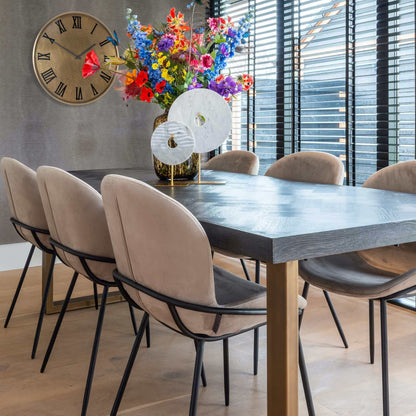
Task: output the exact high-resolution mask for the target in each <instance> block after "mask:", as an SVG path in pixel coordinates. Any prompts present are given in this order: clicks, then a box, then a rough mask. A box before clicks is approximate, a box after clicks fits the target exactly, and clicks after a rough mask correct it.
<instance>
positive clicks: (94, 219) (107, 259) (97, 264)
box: [37, 166, 149, 415]
mask: <svg viewBox="0 0 416 416" xmlns="http://www.w3.org/2000/svg"><path fill="white" fill-rule="evenodd" d="M37 172H38V175H37V176H38V185H39V191H40V195H41V198H42V203H43V207H44V210H45V215H46V219H47V222H48V226H49V230H50V235H51V240H50V241H51V244H52V246H53V247H54V249H55V252H56V254H57V256H58V257H59V258H60V259H61V260H62V262H63V263H64V264H66V265H67V266H68V267H71V268H72V269H73V270H74V275H73V278H72V281H71V284H70V286H69V289H68V292H67V295H66V297H65V300H64V303H63V305H62V309H61V312H60V315H59V317H58V320H57V323H56V326H55V330H54V332H53V335H52V337H51V340H50V343H49V346H48V350H47V352H46V355H45V358H44V360H43V363H42V368H41V372H42V373H43V372H44V371H45V368H46V365H47V362H48V360H49V357H50V355H51V352H52V349H53V346H54V344H55V340H56V337H57V335H58V332H59V329H60V326H61V324H62V320H63V317H64V315H65V312H66V309H67V306H68V303H69V301H70V298H71V295H72V291H73V289H74V286H75V283H76V281H77V278H78V275H79V274H81V275H82V276H85V277H86V278H87V279H89V280H91V281H93V282H94V283H97V284H99V285H101V286H103V293H102V298H101V306H100V312H99V316H98V321H97V328H96V332H95V338H94V345H93V349H92V353H91V360H90V367H89V372H88V377H87V382H86V387H85V392H84V400H83V404H82V413H81V415H85V414H86V412H87V406H88V400H89V395H90V391H91V385H92V379H93V376H94V369H95V362H96V358H97V353H98V346H99V342H100V335H101V329H102V324H103V319H104V313H105V307H106V301H107V295H108V290H109V288H110V287H116V286H117V284H116V282H115V281H114V278H113V270H114V268H115V260H114V253H113V248H112V245H111V240H110V235H109V232H108V227H107V221H106V218H105V214H104V207H103V202H102V198H101V195H100V194H99V193H98V192H97V191H95V190H94V189H93V188H92V187H90V186H89V185H87V184H86V183H85V182H83V181H81V180H80V179H78V178H76V177H74V176H73V175H71V174H69V173H68V172H65V171H63V170H61V169H58V168H55V167H49V166H42V167H40V168H39V169H38V171H37ZM129 308H130V316H131V319H132V321H133V327H134V328H135V329H136V323H135V320H134V312H133V309H132V307H131V306H130V305H129ZM146 329H147V330H148V327H147V328H146ZM136 332H137V331H136ZM147 335H148V336H149V333H148V332H147ZM148 346H149V338H148Z"/></svg>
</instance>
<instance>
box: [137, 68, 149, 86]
mask: <svg viewBox="0 0 416 416" xmlns="http://www.w3.org/2000/svg"><path fill="white" fill-rule="evenodd" d="M148 80H149V77H148V76H147V72H146V71H140V72H139V75H137V78H136V80H135V81H134V82H135V83H136V85H138V86H139V87H143V85H144V84H146V82H147V81H148Z"/></svg>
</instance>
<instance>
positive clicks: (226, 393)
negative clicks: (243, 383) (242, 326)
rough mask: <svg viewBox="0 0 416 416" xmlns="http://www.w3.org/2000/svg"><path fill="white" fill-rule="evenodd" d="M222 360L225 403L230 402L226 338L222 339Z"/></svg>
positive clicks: (227, 404)
mask: <svg viewBox="0 0 416 416" xmlns="http://www.w3.org/2000/svg"><path fill="white" fill-rule="evenodd" d="M222 342H223V360H224V398H225V405H226V406H229V404H230V360H229V352H228V338H225V339H224V340H223V341H222Z"/></svg>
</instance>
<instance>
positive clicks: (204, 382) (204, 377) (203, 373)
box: [194, 340, 208, 387]
mask: <svg viewBox="0 0 416 416" xmlns="http://www.w3.org/2000/svg"><path fill="white" fill-rule="evenodd" d="M194 344H195V351H196V350H197V346H196V340H194ZM201 381H202V385H203V386H204V387H206V386H207V385H208V384H207V377H206V376H205V367H204V363H202V369H201Z"/></svg>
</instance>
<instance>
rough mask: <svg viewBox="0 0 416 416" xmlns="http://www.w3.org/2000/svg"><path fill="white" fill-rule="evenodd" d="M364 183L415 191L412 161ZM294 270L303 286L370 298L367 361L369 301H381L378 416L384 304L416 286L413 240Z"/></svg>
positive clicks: (384, 356) (384, 354)
mask: <svg viewBox="0 0 416 416" xmlns="http://www.w3.org/2000/svg"><path fill="white" fill-rule="evenodd" d="M363 186H364V187H366V188H375V189H383V190H388V191H396V192H406V193H413V194H416V161H414V160H412V161H408V162H401V163H397V164H395V165H392V166H389V167H386V168H384V169H381V170H379V171H378V172H376V173H374V174H373V175H371V176H370V177H369V178H368V179H367V181H366V182H365V183H364V185H363ZM375 215H377V213H375ZM381 215H383V213H381ZM299 273H300V275H301V276H302V278H303V279H304V280H305V282H306V283H307V284H308V285H309V284H311V285H313V286H316V287H318V288H321V289H322V290H326V291H328V292H333V293H337V294H340V295H344V296H349V297H353V298H361V299H368V300H369V314H370V334H369V335H370V360H371V362H372V363H373V362H374V302H375V301H378V302H379V303H380V326H381V363H382V389H383V415H384V416H388V415H389V414H390V405H389V375H388V338H387V307H386V302H387V301H388V300H391V299H395V298H398V297H402V296H404V295H406V294H408V293H410V292H414V291H415V290H416V243H406V244H399V245H394V246H388V247H380V248H375V249H371V250H363V251H358V252H353V253H345V254H339V255H334V256H327V257H321V258H316V259H308V260H305V261H301V262H300V263H299Z"/></svg>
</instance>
